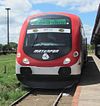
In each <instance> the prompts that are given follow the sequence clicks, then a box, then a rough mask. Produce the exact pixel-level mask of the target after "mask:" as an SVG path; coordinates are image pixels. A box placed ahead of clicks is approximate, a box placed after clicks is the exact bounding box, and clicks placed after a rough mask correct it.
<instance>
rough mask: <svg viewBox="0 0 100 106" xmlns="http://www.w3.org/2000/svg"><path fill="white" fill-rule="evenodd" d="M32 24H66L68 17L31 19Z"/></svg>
mask: <svg viewBox="0 0 100 106" xmlns="http://www.w3.org/2000/svg"><path fill="white" fill-rule="evenodd" d="M30 24H31V25H66V24H69V23H68V22H66V19H33V20H31V21H30Z"/></svg>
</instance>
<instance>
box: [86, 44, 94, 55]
mask: <svg viewBox="0 0 100 106" xmlns="http://www.w3.org/2000/svg"><path fill="white" fill-rule="evenodd" d="M94 48H95V46H94V45H90V44H87V50H88V54H93V53H94Z"/></svg>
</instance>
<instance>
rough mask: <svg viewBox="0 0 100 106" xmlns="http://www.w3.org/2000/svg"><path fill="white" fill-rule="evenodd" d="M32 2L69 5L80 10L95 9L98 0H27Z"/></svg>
mask: <svg viewBox="0 0 100 106" xmlns="http://www.w3.org/2000/svg"><path fill="white" fill-rule="evenodd" d="M29 1H30V2H31V3H32V4H43V3H50V4H55V5H58V6H60V7H66V6H69V9H71V10H78V11H80V12H91V11H96V10H97V8H98V5H99V3H100V0H94V1H92V0H36V1H34V0H33V1H32V0H29Z"/></svg>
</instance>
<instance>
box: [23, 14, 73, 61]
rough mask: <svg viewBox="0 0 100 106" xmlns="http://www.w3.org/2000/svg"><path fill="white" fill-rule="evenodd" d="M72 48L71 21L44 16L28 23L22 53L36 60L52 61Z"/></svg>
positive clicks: (57, 16) (55, 16) (59, 17)
mask: <svg viewBox="0 0 100 106" xmlns="http://www.w3.org/2000/svg"><path fill="white" fill-rule="evenodd" d="M71 48H72V34H71V20H70V18H69V17H66V16H62V15H44V16H39V17H36V18H33V19H31V20H30V21H29V24H28V27H27V30H26V36H25V40H24V46H23V50H24V52H25V53H26V54H27V55H28V56H30V57H32V58H34V59H38V60H47V61H49V60H54V59H57V58H59V57H62V56H64V55H67V54H68V53H69V52H70V50H71Z"/></svg>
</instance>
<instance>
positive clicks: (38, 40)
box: [25, 33, 71, 48]
mask: <svg viewBox="0 0 100 106" xmlns="http://www.w3.org/2000/svg"><path fill="white" fill-rule="evenodd" d="M70 45H71V36H70V34H67V33H33V34H28V35H27V36H26V40H25V46H32V47H34V46H66V47H68V48H70Z"/></svg>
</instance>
